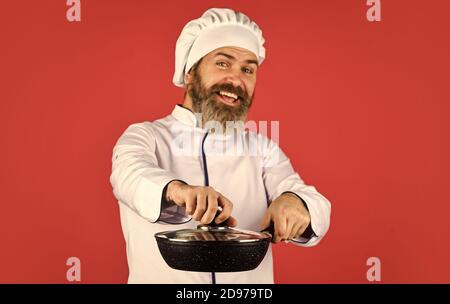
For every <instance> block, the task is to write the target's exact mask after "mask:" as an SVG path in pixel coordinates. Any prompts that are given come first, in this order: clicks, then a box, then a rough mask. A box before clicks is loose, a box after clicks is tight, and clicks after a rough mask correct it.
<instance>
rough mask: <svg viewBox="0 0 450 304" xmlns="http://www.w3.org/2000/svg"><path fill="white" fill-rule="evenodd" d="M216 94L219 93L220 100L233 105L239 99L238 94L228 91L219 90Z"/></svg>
mask: <svg viewBox="0 0 450 304" xmlns="http://www.w3.org/2000/svg"><path fill="white" fill-rule="evenodd" d="M217 95H219V99H220V101H222V102H223V103H225V104H227V105H235V104H237V101H238V100H239V96H238V95H236V94H234V93H231V92H228V91H219V92H217Z"/></svg>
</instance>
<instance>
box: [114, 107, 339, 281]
mask: <svg viewBox="0 0 450 304" xmlns="http://www.w3.org/2000/svg"><path fill="white" fill-rule="evenodd" d="M197 117H198V116H196V115H195V114H194V113H193V112H191V111H190V110H189V109H186V108H184V107H182V106H180V105H176V106H175V108H174V110H173V111H172V114H171V115H168V116H166V117H164V118H162V119H159V120H156V121H153V122H142V123H136V124H132V125H130V126H129V127H128V128H127V129H126V130H125V132H124V133H123V134H122V135H121V137H120V138H119V140H118V141H117V143H116V145H115V147H114V149H113V156H112V173H111V176H110V182H111V185H112V187H113V192H114V195H115V197H116V198H117V199H118V202H119V208H120V219H121V225H122V230H123V235H124V238H125V241H126V252H127V259H128V267H129V277H128V283H180V284H181V283H211V282H212V275H211V273H205V272H188V271H180V270H175V269H172V268H170V267H169V266H168V265H167V264H166V262H165V261H164V260H163V258H162V256H161V254H160V252H159V249H158V246H157V243H156V240H155V237H154V235H155V233H157V232H160V231H167V230H177V229H186V228H195V227H196V226H197V224H198V222H196V221H195V220H191V218H190V217H189V216H188V215H186V213H185V208H183V207H179V206H176V205H174V204H168V203H166V202H164V200H163V199H162V193H163V189H164V187H165V186H166V185H167V184H168V183H169V182H170V181H173V180H181V181H184V182H186V183H188V184H189V185H205V180H206V179H208V181H209V185H210V186H211V187H213V188H214V189H215V190H216V191H218V192H220V193H222V194H223V195H224V196H226V197H227V198H228V199H230V200H231V202H232V203H233V211H232V216H233V217H235V218H236V219H237V221H238V224H237V227H238V228H242V229H248V230H253V231H259V229H260V227H259V225H260V223H261V221H262V218H263V215H264V213H265V211H266V210H267V206H268V204H269V203H270V202H271V201H272V200H274V199H275V198H277V197H278V196H279V195H281V194H282V193H283V192H286V191H290V192H293V193H295V194H297V195H298V196H299V197H301V198H302V199H303V201H304V202H305V203H306V205H307V208H308V210H309V213H310V216H311V228H312V230H313V231H314V233H315V236H313V237H312V238H310V239H303V238H300V239H296V241H297V242H295V244H297V245H299V246H304V247H308V246H313V245H316V244H317V243H318V242H319V241H320V240H321V238H322V237H323V236H324V235H325V233H326V232H327V231H328V228H329V224H330V211H331V205H330V202H329V201H328V200H327V199H326V198H325V197H324V196H322V195H321V194H320V193H318V192H317V190H316V189H315V187H313V186H308V185H305V184H304V182H303V181H302V179H301V178H300V176H299V175H298V174H297V173H296V172H295V171H294V169H293V168H292V165H291V163H290V161H289V159H288V158H287V157H286V155H285V154H284V153H283V152H282V150H281V149H280V148H279V147H278V145H277V144H276V143H275V142H273V141H272V140H270V139H268V138H267V137H265V136H264V135H261V134H258V133H255V132H250V131H242V132H239V133H238V135H237V136H236V133H234V135H230V134H218V133H209V134H208V135H207V136H206V138H205V134H206V133H207V131H206V130H205V129H204V128H200V127H199V125H200V122H199V121H200V119H197ZM203 160H205V161H203ZM205 165H206V170H205V168H204V167H205ZM205 171H207V175H206V174H205V173H206V172H205ZM271 246H272V245H271ZM215 276H216V283H219V284H220V283H273V264H272V250H271V247H269V250H268V251H267V254H266V256H265V258H264V259H263V261H262V262H261V264H260V265H259V266H258V267H257V268H256V269H254V270H251V271H244V272H231V273H216V274H215Z"/></svg>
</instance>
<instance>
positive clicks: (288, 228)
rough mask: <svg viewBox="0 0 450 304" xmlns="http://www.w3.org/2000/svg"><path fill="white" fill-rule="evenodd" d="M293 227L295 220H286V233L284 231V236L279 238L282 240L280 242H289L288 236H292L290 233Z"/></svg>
mask: <svg viewBox="0 0 450 304" xmlns="http://www.w3.org/2000/svg"><path fill="white" fill-rule="evenodd" d="M294 225H295V220H294V219H289V218H287V219H286V231H285V232H284V234H283V235H282V236H281V239H282V240H285V241H287V240H289V236H290V235H291V234H294V233H293V232H292V230H293V228H294Z"/></svg>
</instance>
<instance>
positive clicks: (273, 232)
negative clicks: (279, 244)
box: [261, 221, 275, 240]
mask: <svg viewBox="0 0 450 304" xmlns="http://www.w3.org/2000/svg"><path fill="white" fill-rule="evenodd" d="M261 232H268V233H270V234H271V235H272V240H273V237H274V235H275V226H274V224H273V222H272V221H270V225H269V226H268V227H266V228H264V229H263V230H262V231H261Z"/></svg>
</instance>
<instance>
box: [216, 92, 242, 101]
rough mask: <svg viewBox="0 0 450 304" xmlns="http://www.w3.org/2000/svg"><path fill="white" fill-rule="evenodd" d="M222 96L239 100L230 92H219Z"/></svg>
mask: <svg viewBox="0 0 450 304" xmlns="http://www.w3.org/2000/svg"><path fill="white" fill-rule="evenodd" d="M219 94H220V95H225V96H228V97H231V98H234V99H237V98H238V96H237V95H236V94H233V93H230V92H226V91H220V92H219Z"/></svg>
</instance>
